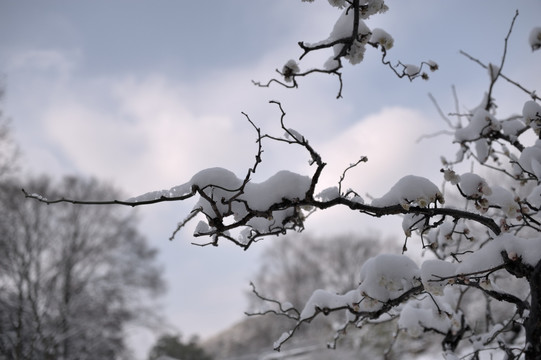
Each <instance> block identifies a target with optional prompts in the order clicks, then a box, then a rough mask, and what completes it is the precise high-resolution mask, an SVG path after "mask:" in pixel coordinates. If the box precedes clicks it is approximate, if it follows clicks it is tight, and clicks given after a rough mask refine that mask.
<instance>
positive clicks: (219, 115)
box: [0, 0, 541, 358]
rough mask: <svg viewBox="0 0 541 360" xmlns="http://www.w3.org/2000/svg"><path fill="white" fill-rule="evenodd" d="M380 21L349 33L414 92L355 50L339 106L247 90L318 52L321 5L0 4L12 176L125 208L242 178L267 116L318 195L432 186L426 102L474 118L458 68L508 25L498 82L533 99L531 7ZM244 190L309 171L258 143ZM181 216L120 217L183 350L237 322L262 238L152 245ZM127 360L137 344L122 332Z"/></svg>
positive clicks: (322, 34) (497, 40) (426, 0)
mask: <svg viewBox="0 0 541 360" xmlns="http://www.w3.org/2000/svg"><path fill="white" fill-rule="evenodd" d="M387 4H388V6H389V8H390V9H389V11H388V12H387V13H386V14H383V15H378V16H375V17H373V18H371V19H370V20H369V21H367V25H368V26H369V27H370V28H376V27H381V28H383V29H385V30H386V31H387V32H389V33H390V34H391V35H392V36H393V37H394V40H395V45H394V47H393V49H391V50H390V51H389V53H388V56H389V58H390V59H392V60H393V62H394V61H398V60H400V61H402V62H404V63H412V64H416V63H419V62H420V61H424V60H433V61H436V62H437V63H438V64H439V67H440V70H438V71H437V72H435V73H431V74H430V80H428V81H423V80H420V79H418V80H416V81H414V82H410V81H408V80H406V79H398V78H397V77H396V76H395V75H394V74H393V73H392V72H391V71H390V70H389V69H388V68H386V67H384V66H383V65H382V64H381V61H380V55H379V53H378V52H377V51H376V50H374V49H368V50H367V53H366V56H365V60H364V61H363V62H362V63H361V64H359V65H356V66H351V65H349V64H347V65H346V66H345V69H344V71H343V73H344V89H343V98H342V99H336V94H337V91H338V82H337V80H336V78H334V77H330V76H324V75H315V76H312V77H309V78H305V79H300V81H299V83H300V87H299V88H298V89H293V90H290V89H284V88H281V87H279V86H271V87H270V88H257V87H255V86H254V85H253V84H252V82H251V81H252V80H256V81H266V80H268V79H270V78H271V77H274V76H275V75H276V72H275V69H277V68H278V69H280V68H281V67H282V66H283V64H285V63H286V62H287V61H288V60H289V59H297V58H298V57H299V56H300V55H301V50H300V48H299V47H298V45H297V43H298V41H301V40H303V41H307V42H316V41H319V40H323V39H325V38H326V37H327V36H328V35H329V33H330V31H331V29H332V26H333V24H334V22H335V21H336V18H337V17H338V15H339V13H340V12H339V10H337V9H335V8H331V7H330V6H329V5H328V3H327V1H323V0H318V1H315V2H314V3H307V2H301V1H300V0H298V1H292V0H250V1H240V0H230V1H214V2H212V1H210V2H209V1H192V2H185V1H183V2H180V1H173V0H160V1H143V0H130V1H128V0H116V1H105V0H93V1H86V2H80V1H78V2H74V1H68V0H50V1H47V2H45V1H38V0H21V1H11V0H0V74H1V76H2V81H3V83H4V86H5V88H6V96H5V99H4V102H3V104H2V106H3V107H4V110H5V114H6V115H7V116H9V118H11V120H12V128H13V134H14V137H15V138H16V140H17V141H18V143H19V144H20V146H21V150H22V152H23V156H22V158H21V164H22V167H23V170H24V174H26V175H25V176H30V175H32V174H34V175H35V174H47V175H50V176H53V177H61V176H63V175H68V174H69V175H80V176H88V177H90V176H92V177H97V178H99V179H102V180H104V181H108V182H111V183H112V184H113V185H115V186H116V187H118V188H120V189H122V191H123V192H124V193H125V194H126V197H130V196H134V195H139V194H141V193H145V192H147V191H151V190H159V189H164V188H170V187H172V186H175V185H178V184H181V183H184V182H186V181H188V180H189V179H190V178H191V176H192V175H193V174H195V173H196V172H197V171H199V170H202V169H205V168H209V167H214V166H221V167H225V168H228V169H230V170H232V171H234V172H235V173H237V174H238V175H239V176H243V175H244V174H245V173H246V171H247V169H248V168H249V167H250V166H251V165H252V164H253V160H254V155H255V153H256V150H257V148H256V144H255V139H256V133H255V131H254V130H253V128H252V127H251V125H250V124H249V123H248V121H247V120H246V118H245V116H244V115H243V114H242V112H244V113H245V114H247V115H248V116H249V117H250V119H251V120H252V121H254V123H256V124H257V125H258V126H261V128H262V129H263V131H265V132H270V133H273V134H276V135H281V132H280V128H279V120H280V112H279V110H278V108H277V106H276V105H273V104H269V101H270V100H278V101H280V102H281V103H282V105H283V107H284V109H285V111H286V113H287V115H286V122H287V124H288V126H289V127H291V128H294V129H296V130H297V131H299V132H300V133H302V134H303V135H304V136H305V137H307V138H308V139H310V142H311V144H312V146H313V147H314V148H315V149H317V150H318V151H319V152H320V154H321V155H322V157H323V159H324V161H326V162H327V163H328V166H327V168H326V171H325V173H324V174H323V177H322V181H321V182H322V188H324V187H325V186H330V185H335V184H336V182H337V181H338V179H339V177H340V175H341V173H342V171H343V169H344V168H345V167H347V166H348V165H349V164H350V163H352V162H355V161H356V160H357V159H358V158H359V157H360V156H361V155H366V156H367V157H368V159H369V161H368V163H366V164H362V165H360V166H359V167H358V168H356V169H354V170H353V171H350V172H349V173H348V177H347V179H346V185H347V186H349V187H352V188H354V189H355V190H356V191H357V192H359V193H360V194H362V195H364V194H369V195H371V196H375V197H377V196H381V195H383V194H384V193H385V191H386V189H389V187H390V186H392V185H393V184H394V183H395V182H396V181H397V180H398V179H400V178H401V177H402V176H405V175H407V174H417V175H420V176H425V177H427V178H429V179H431V180H433V181H434V182H436V183H437V184H439V183H441V180H442V179H441V174H440V172H439V169H440V168H441V163H440V162H439V161H440V160H439V159H440V156H441V155H446V156H448V157H452V156H453V154H454V153H455V151H456V148H454V147H453V145H452V144H451V138H449V137H445V136H441V137H432V138H429V139H426V140H423V141H421V142H418V141H417V140H418V138H419V137H420V136H422V135H427V134H432V133H435V132H437V131H439V130H442V129H445V123H444V121H443V120H442V119H441V117H440V116H439V115H438V112H437V110H436V109H435V107H434V105H433V104H432V103H431V101H430V99H429V97H428V95H427V94H428V93H431V94H433V96H434V97H435V98H436V99H437V100H438V103H439V104H440V105H441V107H442V108H443V110H444V112H445V113H449V112H453V111H455V101H454V99H453V92H452V86H455V87H456V92H457V94H458V99H459V101H460V104H459V110H461V111H467V109H471V108H473V107H475V106H476V105H478V103H480V101H481V99H482V96H483V93H484V92H485V91H486V89H487V86H488V74H487V73H486V71H485V70H484V69H482V68H481V67H479V65H477V64H475V63H474V62H472V61H470V60H468V59H466V58H465V57H464V56H462V55H460V54H459V50H464V51H466V52H468V53H469V54H471V55H473V56H475V57H478V58H479V59H480V60H481V61H483V62H485V63H488V62H493V63H496V64H499V63H500V62H501V55H502V52H503V48H504V38H505V36H506V34H507V32H508V29H509V26H510V23H511V20H512V18H513V16H514V14H515V10H517V9H518V10H519V16H518V18H517V20H516V24H515V27H514V30H513V33H512V34H511V37H510V39H509V44H508V52H509V53H508V57H507V59H506V63H505V66H504V71H503V72H504V73H505V74H506V75H508V76H509V77H511V78H513V79H516V80H517V81H519V82H521V83H522V84H523V85H524V86H525V87H526V88H528V89H532V90H533V89H535V87H536V86H538V85H539V83H540V82H541V70H540V69H541V66H540V64H541V57H540V56H541V55H540V54H539V53H532V51H531V49H530V48H529V46H528V42H527V38H528V33H529V31H530V30H531V29H532V28H533V27H535V26H541V20H540V19H539V14H541V2H539V1H538V0H523V1H513V2H510V1H504V0H490V1H489V0H485V1H475V2H472V1H465V0H460V1H453V2H450V1H433V0H413V1H408V2H404V1H398V0H395V1H388V2H387ZM329 56H330V53H324V54H313V55H310V56H307V59H306V61H304V60H303V62H301V63H300V66H301V69H307V68H310V67H312V66H317V65H321V64H323V62H324V61H325V60H326V59H327V58H328V57H329ZM494 96H495V98H496V100H497V102H498V105H499V108H498V113H499V114H501V115H502V116H505V115H509V114H511V113H514V112H515V113H516V112H520V111H521V109H522V104H523V102H524V101H526V100H528V99H527V97H526V96H525V94H524V93H522V92H520V91H518V90H515V89H514V88H511V87H509V86H507V85H505V84H499V86H498V87H497V88H496V89H495V93H494ZM264 146H265V152H264V154H263V164H262V165H261V167H260V168H259V170H258V173H257V174H256V175H255V178H254V181H263V180H264V179H266V178H267V177H269V176H270V175H272V174H273V173H275V172H276V171H278V170H281V169H288V170H293V171H298V172H300V173H304V174H309V173H310V170H311V169H310V168H309V166H308V164H307V160H308V156H307V154H306V153H303V152H302V151H301V150H302V149H296V148H293V147H287V146H284V145H283V144H281V145H278V144H272V143H266V144H264ZM191 206H193V203H186V204H181V203H176V204H159V205H155V206H150V207H146V208H141V207H139V208H138V209H137V210H136V211H137V213H138V215H139V216H140V219H141V227H140V229H141V231H142V232H143V233H144V234H145V235H146V236H147V237H148V239H149V241H150V243H151V244H152V245H153V246H155V247H157V248H158V249H159V250H160V258H159V260H160V262H162V263H163V266H164V270H165V277H166V280H167V281H168V283H169V292H168V294H167V295H166V296H165V297H164V298H163V299H161V300H160V304H161V309H162V311H163V313H164V314H165V315H166V319H167V322H168V323H169V324H170V325H171V327H173V328H174V329H176V330H178V331H180V332H181V333H183V334H185V335H187V336H189V335H191V334H198V335H200V336H201V337H203V338H206V337H209V336H212V335H213V334H216V333H218V332H220V331H222V330H224V329H226V328H227V327H228V326H230V325H231V324H233V323H234V322H236V321H239V320H241V319H242V314H243V311H244V310H245V309H246V304H247V301H246V291H247V290H248V284H249V281H250V280H251V278H253V277H254V275H253V274H254V273H255V272H256V271H257V269H258V259H259V257H260V255H261V252H262V251H263V249H264V248H265V246H271V245H272V239H266V240H265V241H262V242H260V243H257V244H256V245H255V246H254V247H253V248H251V249H250V250H248V251H247V252H244V251H242V250H241V249H240V248H235V247H233V246H230V245H228V244H225V243H224V244H222V245H221V246H219V247H217V248H215V247H212V248H211V247H198V246H193V245H190V243H191V242H193V241H194V239H193V237H192V236H191V234H192V232H193V227H188V228H187V229H185V230H183V231H181V232H180V233H179V234H178V235H177V237H176V239H175V240H174V241H172V242H170V241H169V240H168V238H169V236H170V234H171V233H172V231H173V230H174V229H175V227H176V223H177V222H178V221H179V220H181V219H183V217H184V216H185V215H186V214H187V213H188V212H189V211H190V209H191ZM306 231H307V233H309V234H314V235H317V236H328V237H331V236H333V234H334V235H336V234H343V233H351V234H355V233H357V234H363V233H367V232H370V233H377V234H381V236H397V238H400V236H401V235H400V222H399V220H397V219H394V220H393V219H383V220H380V219H367V218H364V217H362V216H360V215H359V214H354V213H347V212H343V211H338V210H330V211H325V212H321V213H316V214H315V215H314V216H313V217H312V218H311V219H309V220H308V222H307V230H306ZM132 338H133V341H132V342H133V343H134V344H137V347H138V351H139V352H140V354H139V355H140V358H143V357H144V356H145V355H144V354H142V353H143V352H144V351H146V348H148V346H150V345H151V343H152V341H153V337H152V335H151V334H149V333H140V332H136V331H135V330H133V333H132Z"/></svg>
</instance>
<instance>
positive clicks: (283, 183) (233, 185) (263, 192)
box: [128, 167, 311, 211]
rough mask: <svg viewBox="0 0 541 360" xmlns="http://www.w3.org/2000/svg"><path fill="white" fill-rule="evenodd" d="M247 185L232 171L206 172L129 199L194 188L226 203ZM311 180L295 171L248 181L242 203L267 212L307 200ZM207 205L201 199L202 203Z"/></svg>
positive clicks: (169, 194) (154, 197) (180, 193)
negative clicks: (283, 203) (287, 202)
mask: <svg viewBox="0 0 541 360" xmlns="http://www.w3.org/2000/svg"><path fill="white" fill-rule="evenodd" d="M242 184H243V180H241V179H239V178H238V177H237V176H236V175H235V174H234V173H233V172H232V171H229V170H227V169H223V168H218V167H217V168H210V169H205V170H202V171H200V172H198V173H197V174H195V175H194V176H193V177H192V179H191V180H190V181H188V182H187V183H184V184H182V185H178V186H174V187H172V188H171V189H169V190H160V191H152V192H148V193H146V194H143V195H140V196H137V197H134V198H131V199H129V200H128V201H130V202H141V201H152V200H158V199H160V198H174V197H179V196H184V195H188V194H190V193H191V192H192V191H193V190H194V189H200V190H204V191H205V193H207V195H209V196H210V197H211V198H212V199H219V201H218V203H219V204H222V205H223V203H225V202H227V201H229V200H231V198H232V197H233V195H238V192H239V190H240V188H241V186H242ZM310 184H311V179H310V177H308V176H304V175H299V174H297V173H293V172H291V171H287V170H283V171H280V172H278V173H276V174H274V175H273V176H271V177H270V178H269V179H267V180H266V181H264V182H262V183H252V182H248V183H247V184H246V186H245V188H244V192H243V194H241V195H240V196H238V199H239V201H243V202H246V203H247V204H248V205H249V207H250V209H253V210H260V211H264V210H267V209H268V208H269V207H270V206H271V205H272V204H275V203H279V202H281V201H283V200H284V199H287V200H297V199H304V197H305V196H306V192H307V191H308V190H309V189H310ZM204 202H206V200H205V199H201V200H200V203H204Z"/></svg>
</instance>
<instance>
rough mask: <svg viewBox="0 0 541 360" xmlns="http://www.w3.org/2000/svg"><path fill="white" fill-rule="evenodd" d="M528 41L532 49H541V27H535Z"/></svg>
mask: <svg viewBox="0 0 541 360" xmlns="http://www.w3.org/2000/svg"><path fill="white" fill-rule="evenodd" d="M528 43H529V44H530V47H531V48H532V51H535V50H539V49H541V27H534V28H533V29H532V31H530V36H528Z"/></svg>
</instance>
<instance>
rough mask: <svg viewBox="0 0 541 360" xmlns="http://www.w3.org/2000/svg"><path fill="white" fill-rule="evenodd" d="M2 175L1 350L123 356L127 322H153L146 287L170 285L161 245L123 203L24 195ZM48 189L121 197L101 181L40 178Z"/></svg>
mask: <svg viewBox="0 0 541 360" xmlns="http://www.w3.org/2000/svg"><path fill="white" fill-rule="evenodd" d="M19 186H20V184H17V185H14V184H13V183H12V182H3V183H1V184H0V219H1V220H0V233H1V234H2V236H1V237H0V249H1V252H2V254H3V255H2V257H1V258H0V268H1V269H2V272H1V273H0V287H1V289H2V291H1V292H0V302H1V304H2V306H0V317H1V318H2V319H1V320H2V321H0V326H1V327H2V329H1V330H0V352H1V353H2V354H5V356H6V358H7V359H117V358H119V357H120V356H121V355H124V354H125V353H126V352H125V350H126V348H125V343H124V340H125V339H124V338H125V333H124V330H125V328H126V325H127V324H129V323H132V322H134V321H138V322H139V323H140V324H145V323H146V324H151V322H152V321H153V320H152V319H153V317H155V310H154V309H152V308H151V307H149V304H150V302H149V301H148V299H149V296H151V295H152V296H154V295H156V294H159V293H160V292H161V291H162V290H163V289H164V283H163V280H162V278H161V273H160V268H159V267H158V266H157V264H156V262H155V261H156V251H155V250H154V249H152V248H151V247H149V245H148V244H147V242H146V239H145V238H144V237H142V236H141V235H140V234H139V232H138V231H137V227H136V218H135V217H134V216H133V214H129V213H126V212H123V211H120V210H121V209H113V208H109V209H98V208H92V207H73V206H59V207H41V206H36V204H32V203H28V202H26V203H21V202H20V200H19V198H20V195H19V194H20V187H19ZM28 186H30V187H32V188H35V189H36V190H38V191H43V192H44V193H50V194H54V193H56V190H55V189H59V188H60V189H68V190H67V191H68V193H70V194H71V195H72V196H77V197H79V196H83V197H88V198H103V197H110V196H117V194H118V192H117V191H116V190H114V189H113V188H111V187H109V186H106V185H103V184H100V183H99V182H97V181H96V180H88V181H85V180H81V179H77V178H64V179H63V180H62V181H61V182H58V183H55V182H53V181H52V180H50V179H48V178H46V177H42V178H39V179H36V180H31V181H29V182H28Z"/></svg>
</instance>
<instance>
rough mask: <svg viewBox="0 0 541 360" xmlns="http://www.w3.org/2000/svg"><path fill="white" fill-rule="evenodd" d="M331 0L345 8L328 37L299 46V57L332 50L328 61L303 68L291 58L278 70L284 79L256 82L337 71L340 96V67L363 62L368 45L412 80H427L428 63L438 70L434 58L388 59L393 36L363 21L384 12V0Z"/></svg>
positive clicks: (293, 82)
mask: <svg viewBox="0 0 541 360" xmlns="http://www.w3.org/2000/svg"><path fill="white" fill-rule="evenodd" d="M330 3H331V5H333V6H335V7H338V8H340V9H343V10H342V14H341V15H340V16H339V17H338V20H337V21H336V23H335V25H334V27H333V29H332V31H331V33H330V35H329V37H328V38H327V39H325V40H322V41H319V42H316V43H306V42H303V41H301V42H299V46H300V48H301V49H302V51H303V53H302V54H301V55H300V57H299V61H300V60H302V59H303V58H304V57H305V56H306V55H308V54H309V53H311V52H315V51H320V50H326V49H330V50H332V51H333V55H332V56H331V57H329V59H328V60H327V61H326V62H325V64H324V65H323V66H322V67H319V68H312V69H308V70H304V71H301V69H300V66H299V64H298V63H297V61H295V60H293V59H291V60H288V61H287V62H286V64H285V65H284V66H283V67H282V70H278V69H276V72H277V73H278V74H280V76H281V77H282V78H283V80H278V79H271V80H269V81H268V82H266V83H264V82H259V81H253V83H254V84H255V85H257V86H260V87H269V86H270V85H271V84H272V83H277V84H279V85H282V86H284V87H286V88H297V87H298V85H299V84H298V82H297V78H301V77H304V76H308V75H311V74H313V73H323V74H329V75H334V76H336V77H337V78H338V81H339V84H340V86H339V89H338V94H337V96H336V97H337V98H341V97H342V88H343V81H342V73H341V71H340V70H341V69H342V67H343V61H344V60H347V61H349V63H351V64H352V65H356V64H358V63H360V62H362V61H363V59H364V54H365V52H366V46H367V45H370V46H371V47H373V48H376V49H380V50H381V53H382V57H381V62H382V63H383V64H384V65H386V66H388V67H389V68H390V69H391V70H392V71H393V72H394V73H395V74H396V75H397V76H398V77H399V78H404V77H406V78H408V79H409V80H410V81H412V80H413V79H415V78H418V77H421V78H423V79H425V80H427V79H428V74H427V73H426V72H425V71H423V67H424V66H426V67H428V68H429V70H430V71H436V70H437V69H438V65H437V64H436V63H435V62H434V61H423V62H421V63H420V64H419V65H413V64H404V63H402V62H400V61H399V62H397V63H396V64H395V65H393V64H392V63H391V61H390V60H387V51H388V50H390V49H391V48H392V47H393V45H394V39H393V37H392V36H391V35H390V34H389V33H387V32H386V31H385V30H383V29H379V28H375V29H370V28H369V27H368V26H367V25H366V23H365V22H364V20H367V19H369V18H370V17H371V16H373V15H376V14H382V13H385V12H386V11H387V9H388V7H387V5H386V4H385V2H384V1H383V0H368V1H360V0H353V1H338V2H330ZM344 8H345V9H344Z"/></svg>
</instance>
